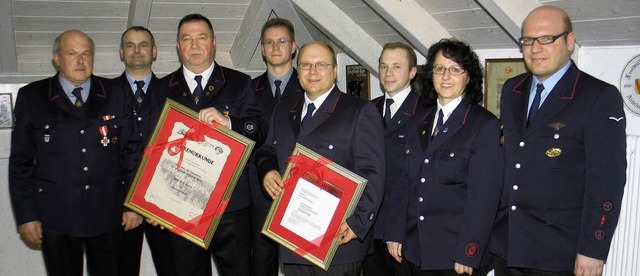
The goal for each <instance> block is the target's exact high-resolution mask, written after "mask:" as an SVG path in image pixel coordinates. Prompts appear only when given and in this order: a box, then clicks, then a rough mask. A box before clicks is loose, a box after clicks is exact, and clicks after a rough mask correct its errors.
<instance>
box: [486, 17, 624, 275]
mask: <svg viewBox="0 0 640 276" xmlns="http://www.w3.org/2000/svg"><path fill="white" fill-rule="evenodd" d="M575 41H576V34H575V33H574V32H573V29H572V26H571V20H570V19H569V16H568V15H567V13H566V12H565V11H564V10H562V9H560V8H557V7H553V6H542V7H538V8H536V9H534V10H533V11H531V13H529V15H528V16H527V18H526V19H525V20H524V22H523V23H522V37H521V38H520V40H519V42H520V45H521V47H522V53H523V55H524V61H525V63H526V65H527V68H528V69H529V72H530V73H526V74H522V75H520V76H516V77H515V78H512V79H510V80H508V81H507V82H506V83H505V84H504V86H503V88H502V96H501V101H500V104H501V111H500V114H501V123H502V126H503V133H504V150H505V153H506V155H505V156H506V164H505V177H504V187H503V189H504V190H503V195H502V200H501V204H500V207H499V209H498V214H497V221H496V225H495V229H494V231H493V235H492V241H491V243H492V246H491V251H492V252H493V253H494V254H495V255H497V259H496V268H495V269H496V270H495V271H496V275H574V273H575V275H600V274H602V268H603V265H604V261H605V260H606V258H607V254H608V252H609V246H610V244H611V238H612V237H613V233H614V230H615V228H616V225H617V222H618V216H619V214H620V205H621V203H622V194H623V190H624V185H625V170H626V166H627V164H626V158H625V156H626V136H625V122H626V119H625V115H624V111H623V107H622V98H621V96H620V93H619V92H618V90H617V89H616V88H615V87H614V86H612V85H610V84H607V83H605V82H603V81H601V80H598V79H596V78H594V77H593V76H590V75H588V74H586V73H585V72H582V71H580V70H579V69H578V67H576V65H575V64H574V62H573V61H572V60H571V52H572V51H573V50H574V46H575Z"/></svg>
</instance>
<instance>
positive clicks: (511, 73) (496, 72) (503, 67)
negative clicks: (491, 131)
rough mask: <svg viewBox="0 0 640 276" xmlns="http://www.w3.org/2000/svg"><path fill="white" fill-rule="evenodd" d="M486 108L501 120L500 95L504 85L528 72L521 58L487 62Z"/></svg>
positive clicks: (485, 66)
mask: <svg viewBox="0 0 640 276" xmlns="http://www.w3.org/2000/svg"><path fill="white" fill-rule="evenodd" d="M484 68H485V70H486V72H485V87H484V108H486V109H487V110H489V111H491V112H492V113H493V114H494V115H496V116H497V117H498V118H500V94H501V93H502V86H503V85H504V83H505V82H506V81H507V80H508V79H510V78H513V77H515V76H517V75H520V74H522V73H526V72H527V68H526V66H525V64H524V60H523V59H521V58H501V59H487V60H485V65H484Z"/></svg>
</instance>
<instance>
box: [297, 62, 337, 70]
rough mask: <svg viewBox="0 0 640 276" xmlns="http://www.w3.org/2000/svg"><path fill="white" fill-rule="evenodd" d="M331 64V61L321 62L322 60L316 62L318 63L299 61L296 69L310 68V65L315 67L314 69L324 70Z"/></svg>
mask: <svg viewBox="0 0 640 276" xmlns="http://www.w3.org/2000/svg"><path fill="white" fill-rule="evenodd" d="M331 65H333V64H331V63H323V62H318V63H315V64H314V63H306V62H305V63H300V64H298V69H299V70H311V68H312V67H315V68H316V70H326V69H327V68H329V67H330V66H331Z"/></svg>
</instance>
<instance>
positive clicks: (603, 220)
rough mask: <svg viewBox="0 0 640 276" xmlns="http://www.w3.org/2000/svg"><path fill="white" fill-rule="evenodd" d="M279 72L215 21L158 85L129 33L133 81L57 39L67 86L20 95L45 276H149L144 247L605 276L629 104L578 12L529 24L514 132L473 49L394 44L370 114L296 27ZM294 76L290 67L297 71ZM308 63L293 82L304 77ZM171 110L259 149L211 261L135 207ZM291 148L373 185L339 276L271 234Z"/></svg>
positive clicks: (346, 233)
mask: <svg viewBox="0 0 640 276" xmlns="http://www.w3.org/2000/svg"><path fill="white" fill-rule="evenodd" d="M260 42H261V52H262V55H263V58H264V61H265V63H266V67H267V70H266V72H264V74H262V75H260V76H258V77H256V78H254V79H251V78H250V77H249V76H248V75H246V74H244V73H241V72H239V71H236V70H233V69H230V68H226V67H223V66H221V65H219V64H217V63H216V62H215V59H214V58H215V53H216V37H215V35H214V29H213V26H212V24H211V22H210V21H209V19H208V18H207V17H205V16H203V15H200V14H190V15H186V16H184V17H183V18H182V19H181V20H180V22H179V24H178V30H177V39H176V48H177V51H178V53H179V56H180V61H181V66H180V68H178V70H176V71H175V72H173V73H170V74H168V75H167V76H164V77H163V78H161V79H160V78H158V77H157V76H156V75H155V74H154V73H153V71H152V63H153V61H155V59H156V57H157V46H156V43H155V40H154V37H153V34H152V33H151V32H150V31H149V30H148V29H146V28H144V27H140V26H134V27H131V28H129V29H127V30H126V31H125V32H124V33H123V34H122V38H121V43H120V58H121V60H122V61H123V62H124V65H125V68H126V69H125V72H123V73H122V75H121V76H120V77H118V78H115V79H113V80H110V79H105V78H102V77H98V76H95V75H93V71H92V70H93V62H94V55H95V52H94V44H93V41H92V40H91V38H89V37H88V36H87V35H86V34H85V33H83V32H81V31H79V30H68V31H65V32H63V33H62V34H60V35H59V36H58V37H57V38H56V40H55V42H54V50H53V55H52V58H53V63H54V65H55V67H56V69H57V74H56V75H55V76H53V77H51V78H47V79H44V80H40V81H36V82H33V83H30V84H28V85H26V86H24V87H23V88H21V89H20V91H19V93H18V97H17V100H16V106H15V118H16V121H15V128H14V130H13V133H12V141H11V157H10V164H9V178H10V180H9V184H10V194H11V200H12V206H13V210H14V213H15V218H16V222H17V226H18V232H19V233H20V236H21V238H22V239H23V240H24V241H25V243H26V244H27V245H28V246H30V247H34V248H41V250H42V255H43V258H44V263H45V268H46V271H47V274H49V275H65V276H66V275H82V274H83V260H84V258H85V256H86V260H87V269H88V271H89V273H90V274H91V275H109V276H112V275H138V274H139V273H140V256H141V248H142V243H143V236H146V239H147V242H148V245H149V248H150V251H151V254H152V258H153V262H154V266H155V269H156V273H157V274H158V275H168V276H169V275H212V272H213V269H212V266H211V259H212V258H213V262H214V263H215V265H216V270H217V271H218V273H219V275H278V273H279V270H280V269H282V272H283V273H284V274H285V275H354V276H357V275H364V276H369V275H461V274H466V275H472V274H473V275H486V274H487V273H488V272H489V271H491V270H493V271H494V273H495V275H600V274H602V270H603V266H604V262H605V260H606V258H607V254H608V250H609V246H610V243H611V238H612V236H613V233H614V230H615V227H616V224H617V220H618V215H619V213H620V205H621V200H622V194H623V189H624V185H625V169H626V157H625V156H626V142H625V140H626V138H625V122H626V120H625V117H624V116H625V115H624V111H623V107H622V99H621V96H620V94H619V93H618V91H617V89H616V88H615V87H614V86H612V85H609V84H607V83H605V82H603V81H601V80H598V79H596V78H594V77H592V76H590V75H588V74H587V73H585V72H583V71H581V70H579V69H578V68H577V66H576V65H575V63H574V61H572V60H571V58H570V57H571V53H572V51H573V49H574V47H575V42H576V34H575V33H574V32H573V29H572V26H571V20H570V19H569V16H568V15H567V13H566V12H565V11H564V10H562V9H560V8H557V7H554V6H541V7H538V8H536V9H534V10H532V11H531V12H530V13H529V15H528V16H527V17H526V19H525V20H524V22H523V23H522V37H521V38H520V39H519V40H518V43H519V45H520V47H521V50H522V54H523V57H524V62H525V64H526V66H527V69H528V73H525V74H522V75H519V76H516V77H514V78H512V79H510V80H508V81H507V82H506V83H505V84H504V86H503V88H502V93H501V99H500V105H501V106H500V114H501V115H500V118H496V116H495V115H493V114H492V113H490V112H489V111H487V110H486V109H485V108H483V107H482V106H481V105H480V103H481V102H482V98H483V93H482V84H483V70H482V66H481V64H480V61H479V58H478V56H477V55H476V53H475V52H474V51H473V50H472V49H471V47H470V46H469V45H468V44H466V43H465V42H462V41H458V40H456V39H451V38H447V39H442V40H440V41H439V42H437V43H435V44H433V45H431V46H430V47H429V51H428V53H427V56H426V57H427V63H426V64H425V65H422V66H419V65H417V58H416V53H415V51H414V50H413V49H412V48H411V47H410V46H408V45H406V44H404V43H400V42H395V43H388V44H386V45H384V47H383V50H382V53H381V55H380V57H379V68H378V69H379V79H380V86H381V88H382V89H383V91H384V95H383V96H380V97H378V98H376V99H373V100H372V101H366V100H363V99H360V98H358V97H355V96H352V95H348V94H345V93H343V92H342V91H340V89H339V88H338V87H337V86H336V79H337V75H338V64H337V59H336V53H335V51H334V50H333V48H332V47H331V46H330V45H329V44H327V43H324V42H320V41H313V42H309V43H307V44H305V45H303V46H301V47H300V48H298V45H297V43H296V40H295V34H294V27H293V26H292V24H291V23H290V22H289V21H287V20H286V19H282V18H273V19H270V20H268V21H267V22H266V23H265V24H264V26H263V28H262V31H261V37H260ZM296 55H297V66H293V61H294V60H296V59H295V56H296ZM296 68H297V69H296ZM166 99H172V100H174V101H176V102H178V103H180V104H182V105H184V106H186V107H188V108H190V109H192V110H194V111H196V112H198V118H199V120H200V121H202V122H204V123H206V124H214V123H215V124H220V125H223V126H225V127H227V128H229V129H232V130H233V131H235V132H237V133H239V134H241V135H243V136H245V137H247V138H249V139H252V140H253V141H255V142H256V145H258V146H257V147H256V149H255V150H254V152H253V154H252V156H251V160H250V161H249V162H248V163H247V165H246V167H245V169H244V172H243V174H242V175H241V177H240V179H239V181H238V184H237V186H236V188H235V190H234V193H233V196H232V197H231V200H230V202H229V204H228V206H227V207H226V209H225V212H224V214H223V215H222V218H221V220H220V223H219V226H218V228H217V230H216V232H215V234H214V236H213V239H212V241H211V244H210V247H209V249H208V250H207V249H203V248H201V247H199V246H197V245H195V244H193V243H191V242H190V241H188V240H186V239H184V238H182V237H180V236H178V235H175V234H172V233H170V232H169V231H167V230H165V229H163V228H162V227H159V226H158V225H157V222H155V221H153V220H148V219H147V220H145V219H143V217H142V216H140V215H139V214H137V213H135V212H133V211H131V210H128V209H127V208H125V207H124V206H123V200H124V196H125V194H126V192H127V191H128V190H129V188H130V186H131V182H132V180H133V176H134V174H135V171H136V170H137V169H138V166H139V163H140V158H141V154H142V150H143V147H144V145H146V143H147V142H148V140H149V137H150V134H151V132H152V131H153V128H154V126H155V123H156V122H157V120H158V117H159V114H160V112H161V110H162V106H163V105H164V102H165V100H166ZM296 143H299V144H302V145H303V146H305V147H307V148H309V149H311V150H313V151H315V152H317V153H319V154H320V155H322V156H323V157H326V158H328V159H330V160H331V161H333V162H335V163H337V164H339V165H341V166H342V167H344V168H346V169H348V170H350V171H352V172H354V173H356V174H357V175H359V176H361V177H363V178H365V179H366V180H367V184H366V188H365V189H364V191H363V193H362V196H361V197H360V200H359V201H358V203H357V206H356V207H355V210H354V212H353V214H352V215H351V216H350V217H348V218H347V219H346V220H345V221H343V222H342V223H341V224H340V226H339V229H338V232H337V233H336V238H337V239H339V242H338V243H339V246H338V247H337V251H336V253H335V255H334V257H333V260H332V262H331V265H330V266H329V268H328V269H327V270H326V271H325V270H323V269H321V268H319V267H317V266H315V265H313V264H311V263H310V262H309V261H307V260H306V259H304V258H302V257H301V256H299V255H298V254H297V253H295V252H293V251H291V250H289V249H287V248H285V247H283V246H278V245H277V244H276V243H275V242H274V241H272V240H270V239H269V238H267V237H265V236H263V235H261V233H260V229H261V228H262V226H263V224H264V221H265V219H266V217H267V214H268V210H269V207H270V205H271V202H272V200H273V199H275V198H276V197H278V196H279V195H281V193H282V192H283V190H284V189H285V185H284V183H283V174H284V171H285V169H286V167H287V160H288V157H289V156H290V155H291V152H292V151H293V149H294V147H295V145H296Z"/></svg>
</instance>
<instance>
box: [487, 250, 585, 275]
mask: <svg viewBox="0 0 640 276" xmlns="http://www.w3.org/2000/svg"><path fill="white" fill-rule="evenodd" d="M493 269H494V270H493V273H494V275H495V276H573V275H574V274H573V271H544V270H538V269H533V268H517V267H508V266H507V261H506V260H505V259H504V258H502V257H499V256H496V255H494V260H493Z"/></svg>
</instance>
